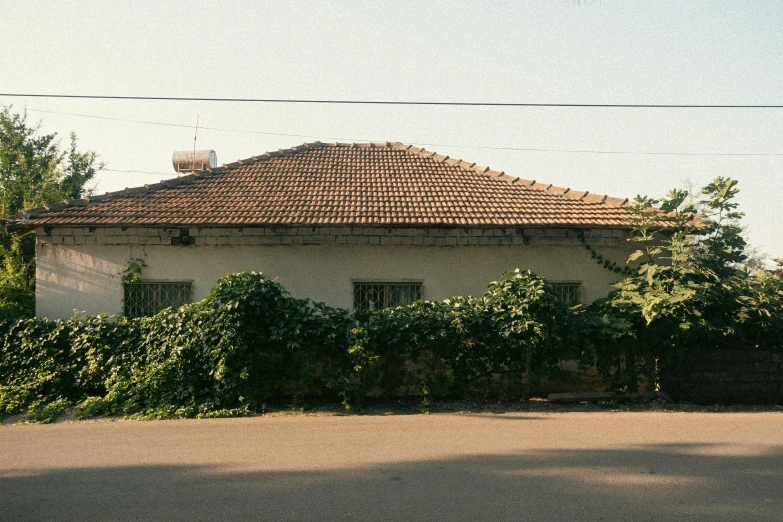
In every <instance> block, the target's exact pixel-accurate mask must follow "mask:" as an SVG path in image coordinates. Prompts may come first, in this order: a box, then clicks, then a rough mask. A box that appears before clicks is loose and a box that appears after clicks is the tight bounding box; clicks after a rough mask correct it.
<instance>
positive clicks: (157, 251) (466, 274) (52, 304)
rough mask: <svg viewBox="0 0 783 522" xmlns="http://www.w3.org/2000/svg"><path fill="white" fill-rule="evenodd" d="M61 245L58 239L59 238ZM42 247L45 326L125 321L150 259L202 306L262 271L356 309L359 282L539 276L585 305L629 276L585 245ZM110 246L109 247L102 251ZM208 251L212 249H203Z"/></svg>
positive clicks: (39, 290)
mask: <svg viewBox="0 0 783 522" xmlns="http://www.w3.org/2000/svg"><path fill="white" fill-rule="evenodd" d="M52 237H55V238H56V237H57V236H56V235H54V236H52ZM64 242H65V241H64V240H54V241H52V242H50V241H47V239H46V238H42V239H41V238H39V243H38V245H37V251H36V255H37V259H36V261H37V265H36V266H37V282H36V300H37V303H36V306H37V315H38V316H39V317H48V318H50V319H55V318H63V317H70V316H71V315H73V311H74V310H78V311H83V312H86V313H88V314H98V313H101V312H106V313H109V314H119V313H121V311H122V297H123V290H122V283H121V277H122V276H121V273H122V271H123V270H124V269H125V267H126V266H127V265H128V262H129V261H130V260H132V259H136V258H141V259H144V260H145V262H146V264H147V267H146V268H145V269H144V271H143V273H142V279H145V280H161V281H183V280H192V281H193V297H194V299H196V300H198V299H201V298H202V297H203V296H204V295H206V294H207V293H209V291H210V290H211V289H212V287H213V286H214V285H215V283H216V282H217V280H218V279H219V278H220V277H221V276H223V275H225V274H226V273H230V272H239V271H245V270H246V271H257V272H263V273H264V274H265V275H267V276H270V277H274V278H277V279H278V281H279V282H280V283H281V284H282V285H283V287H285V288H286V289H287V290H288V291H289V292H290V293H291V294H292V295H294V296H295V297H302V298H304V297H308V298H310V299H313V300H315V301H323V302H325V303H327V304H328V305H331V306H337V307H342V308H348V309H350V308H352V306H353V281H355V280H366V281H404V280H416V281H422V282H423V286H422V294H423V296H422V297H423V298H424V299H427V300H442V299H446V298H448V297H451V296H454V295H480V294H482V293H484V291H485V290H486V287H487V285H488V283H489V282H491V281H492V280H494V279H497V278H498V277H500V275H501V274H502V273H503V272H504V271H505V270H509V269H514V268H521V269H530V270H533V271H534V272H536V273H538V274H540V275H542V276H543V277H546V278H548V279H550V280H552V281H579V282H581V284H582V300H583V301H584V302H591V301H593V300H595V299H597V298H599V297H602V296H604V295H606V293H607V292H608V291H609V289H610V285H611V284H612V283H613V282H614V281H616V280H617V279H618V278H619V276H618V275H617V274H614V273H612V272H610V271H608V270H606V269H605V268H603V267H601V266H599V265H598V264H597V263H596V262H595V260H594V259H591V257H590V252H589V251H587V250H586V249H585V248H584V246H583V245H582V244H581V243H578V244H577V242H576V241H573V240H571V241H566V243H569V244H540V243H541V242H535V241H534V242H533V243H536V244H506V245H461V246H446V245H402V244H395V245H391V244H387V245H370V244H314V245H304V244H284V245H220V246H217V245H215V246H212V245H199V244H198V242H197V244H196V245H193V246H186V247H181V246H179V247H178V246H172V245H171V244H53V243H64ZM98 242H100V240H99V241H98ZM203 242H205V241H203ZM597 248H598V249H599V250H600V252H601V253H602V254H603V255H604V256H605V257H607V258H610V259H613V260H616V261H618V262H622V261H624V260H625V259H626V258H627V255H628V252H629V248H630V247H629V245H628V244H627V243H625V242H624V241H621V240H618V239H616V238H615V240H614V241H613V244H604V245H603V246H601V247H597Z"/></svg>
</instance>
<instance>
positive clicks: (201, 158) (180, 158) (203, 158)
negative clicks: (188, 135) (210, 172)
mask: <svg viewBox="0 0 783 522" xmlns="http://www.w3.org/2000/svg"><path fill="white" fill-rule="evenodd" d="M171 162H172V163H173V164H174V170H176V171H177V172H192V171H194V170H206V169H214V168H215V167H217V154H215V151H214V150H196V151H192V150H182V151H177V152H175V153H174V155H173V156H172V157H171Z"/></svg>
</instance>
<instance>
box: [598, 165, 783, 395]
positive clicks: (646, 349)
mask: <svg viewBox="0 0 783 522" xmlns="http://www.w3.org/2000/svg"><path fill="white" fill-rule="evenodd" d="M738 192H739V190H738V189H737V181H736V180H733V179H728V178H720V177H719V178H716V179H715V180H714V181H713V182H712V183H710V184H709V185H707V186H706V187H704V188H703V189H702V191H701V197H700V198H697V199H696V200H695V201H694V199H693V198H691V196H690V194H689V193H688V192H687V191H684V190H673V191H671V192H669V194H668V196H667V197H666V198H663V199H661V200H654V199H651V198H647V197H637V198H636V200H635V202H634V204H633V205H631V207H630V210H631V212H632V214H633V224H634V230H633V234H632V237H631V240H632V241H636V242H638V243H639V244H640V248H639V249H638V250H637V251H636V252H634V253H633V254H632V255H631V256H630V259H629V262H634V263H636V264H638V269H637V271H636V272H635V273H634V274H633V275H631V276H629V277H627V278H625V279H624V280H622V281H620V282H619V283H618V284H617V285H616V286H615V288H616V289H615V290H614V291H613V292H612V293H611V294H610V295H609V297H608V298H607V299H606V300H603V301H601V302H600V303H597V304H596V305H595V306H593V307H592V311H593V312H596V313H594V314H592V316H591V321H590V323H589V327H590V328H592V331H593V332H594V333H595V334H596V336H595V338H594V339H593V340H594V343H595V350H596V354H597V356H598V364H599V368H601V369H603V370H604V371H605V372H607V373H612V374H613V375H614V378H615V386H616V387H617V388H620V389H623V388H625V389H627V390H628V391H637V388H638V378H639V376H640V375H644V376H646V377H647V378H648V380H649V381H650V382H655V381H656V380H657V372H658V370H659V369H660V368H665V367H667V366H668V367H669V368H674V367H676V366H677V365H678V363H679V362H680V361H681V360H682V358H683V357H684V356H686V355H688V354H689V353H695V352H700V351H704V350H710V349H716V348H721V349H750V348H753V347H758V346H761V345H770V344H775V343H778V344H779V341H778V340H776V339H777V335H778V333H779V332H780V331H781V322H783V317H782V314H783V291H782V290H783V288H782V287H781V285H780V280H779V279H777V278H775V277H774V276H773V274H772V273H771V272H768V271H764V270H754V269H753V268H752V267H749V266H746V265H745V262H746V260H747V259H748V256H747V255H746V253H745V247H746V243H745V240H744V239H743V238H742V228H741V226H740V219H741V218H742V216H743V214H742V213H740V212H738V211H737V203H736V201H735V200H734V198H735V196H736V195H737V193H738ZM662 221H664V222H665V223H664V224H663V226H662V223H661V222H662Z"/></svg>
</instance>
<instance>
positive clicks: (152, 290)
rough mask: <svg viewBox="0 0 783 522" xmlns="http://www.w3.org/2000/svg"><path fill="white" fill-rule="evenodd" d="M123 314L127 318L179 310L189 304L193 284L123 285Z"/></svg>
mask: <svg viewBox="0 0 783 522" xmlns="http://www.w3.org/2000/svg"><path fill="white" fill-rule="evenodd" d="M124 287H125V296H124V298H123V303H122V304H123V306H122V308H123V313H124V314H125V315H126V316H127V317H146V316H150V315H155V314H156V313H158V312H160V311H161V310H163V309H164V308H168V307H171V308H179V307H180V306H182V305H184V304H186V303H189V302H190V298H191V294H192V287H193V283H192V282H190V281H177V282H156V281H140V282H138V283H125V285H124Z"/></svg>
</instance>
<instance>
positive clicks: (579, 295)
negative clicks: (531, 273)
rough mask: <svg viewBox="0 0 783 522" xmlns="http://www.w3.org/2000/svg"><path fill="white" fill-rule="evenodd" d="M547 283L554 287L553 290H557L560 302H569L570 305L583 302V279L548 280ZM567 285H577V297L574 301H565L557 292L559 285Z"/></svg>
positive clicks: (557, 297) (556, 296)
mask: <svg viewBox="0 0 783 522" xmlns="http://www.w3.org/2000/svg"><path fill="white" fill-rule="evenodd" d="M547 283H549V285H550V286H551V287H552V290H554V291H555V299H556V300H557V301H558V302H560V303H564V304H567V305H569V306H573V305H577V304H580V303H581V302H582V281H572V280H570V281H569V280H566V281H549V280H547ZM565 286H575V287H576V299H575V300H573V301H564V300H561V299H560V298H559V297H560V296H559V295H558V293H557V287H565Z"/></svg>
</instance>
